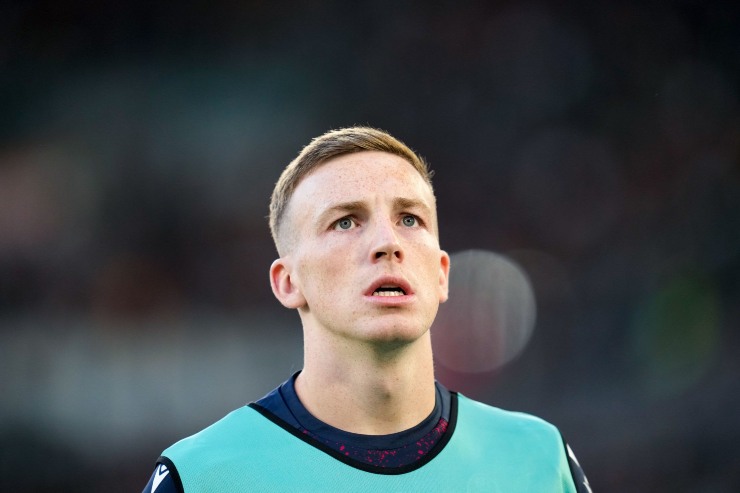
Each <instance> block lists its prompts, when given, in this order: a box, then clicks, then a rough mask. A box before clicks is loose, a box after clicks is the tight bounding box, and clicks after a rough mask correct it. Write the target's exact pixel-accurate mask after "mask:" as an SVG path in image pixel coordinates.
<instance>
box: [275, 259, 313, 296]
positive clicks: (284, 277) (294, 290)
mask: <svg viewBox="0 0 740 493" xmlns="http://www.w3.org/2000/svg"><path fill="white" fill-rule="evenodd" d="M270 286H271V287H272V293H273V294H274V295H275V298H277V299H278V301H279V302H280V303H282V305H283V306H284V307H286V308H300V307H302V306H304V305H305V304H306V299H305V298H304V297H303V294H302V293H301V290H300V288H299V286H298V285H297V284H296V283H295V282H294V280H293V279H292V278H291V275H290V270H289V269H288V266H287V264H286V261H285V259H283V258H279V259H277V260H275V261H274V262H273V263H272V265H271V266H270Z"/></svg>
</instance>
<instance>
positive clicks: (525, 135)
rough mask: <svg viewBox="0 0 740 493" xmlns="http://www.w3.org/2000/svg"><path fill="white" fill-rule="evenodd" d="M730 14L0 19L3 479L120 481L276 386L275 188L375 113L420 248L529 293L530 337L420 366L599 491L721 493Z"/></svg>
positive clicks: (163, 14)
mask: <svg viewBox="0 0 740 493" xmlns="http://www.w3.org/2000/svg"><path fill="white" fill-rule="evenodd" d="M738 14H739V10H738V3H737V2H729V1H728V2H699V1H688V0H687V1H675V2H641V1H614V2H592V1H585V0H584V1H577V0H566V1H550V2H547V1H530V2H506V1H502V2H434V3H433V5H432V3H431V2H430V3H428V4H421V3H419V4H416V3H411V2H402V1H401V2H387V1H379V2H371V3H370V2H358V3H355V2H340V1H313V2H307V3H287V2H267V1H243V2H236V1H233V2H228V1H218V0H217V1H209V2H204V1H194V2H162V1H141V0H133V1H127V2H120V1H111V0H99V1H97V2H83V1H79V0H62V1H59V0H56V1H25V2H20V1H11V2H4V3H3V5H2V7H0V399H1V402H2V404H1V405H0V490H2V491H8V492H10V491H13V492H47V491H48V492H52V491H53V492H68V491H69V492H72V491H121V492H123V491H140V490H141V489H142V488H143V486H144V485H145V483H146V481H147V479H148V477H149V475H150V474H151V471H152V468H153V464H154V461H155V460H156V458H157V456H158V454H159V452H160V451H161V450H162V449H163V448H164V447H166V446H167V445H169V444H170V443H171V442H173V441H174V440H176V439H178V438H181V437H183V436H186V435H188V434H191V433H193V432H195V431H197V430H198V429H200V428H202V427H203V426H205V425H207V424H209V423H211V422H213V421H215V420H216V419H218V418H220V417H221V416H223V415H224V414H226V413H227V412H228V411H230V410H231V409H233V408H235V407H238V406H241V405H243V404H244V403H246V402H248V401H251V400H254V399H257V398H259V397H261V396H262V395H263V394H264V393H265V392H267V391H269V390H270V389H271V388H272V387H273V386H274V385H276V384H277V383H279V382H281V381H283V380H284V379H285V378H287V377H288V376H289V375H290V374H291V373H292V372H293V371H295V370H297V369H299V368H300V367H301V331H300V325H299V321H298V318H297V316H296V315H295V314H292V313H289V312H287V311H286V310H284V309H283V308H282V307H281V306H280V305H279V304H278V303H277V301H275V300H274V299H273V297H272V294H271V292H270V289H269V285H268V277H267V271H268V267H269V264H270V262H271V261H272V260H273V259H274V258H275V256H276V253H275V251H274V247H273V246H272V243H271V240H270V237H269V232H268V227H267V222H266V220H265V216H266V214H267V204H268V200H269V195H270V193H271V190H272V185H273V183H274V182H275V180H276V179H277V177H278V175H279V173H280V171H281V170H282V168H283V167H284V166H285V165H286V164H287V162H289V161H290V160H291V159H292V158H293V157H294V156H295V155H296V154H297V152H298V151H299V150H300V148H301V147H302V146H303V145H305V144H306V143H307V142H308V141H309V140H310V138H312V137H314V136H316V135H319V134H321V133H323V132H324V131H326V130H328V129H331V128H338V127H342V126H348V125H352V124H370V125H373V126H377V127H380V128H384V129H386V130H388V131H390V132H391V133H393V134H394V135H396V136H398V137H399V138H401V139H402V140H404V141H406V142H407V143H408V144H409V145H410V146H411V147H413V148H414V149H416V150H418V151H419V152H420V153H421V154H422V155H424V156H425V158H426V159H427V160H428V161H429V162H430V163H431V166H432V168H433V169H435V170H436V183H435V187H436V192H437V195H438V204H439V207H440V211H439V215H440V223H441V242H442V246H443V247H444V248H445V249H447V250H448V251H450V252H456V251H460V250H466V249H472V248H476V249H485V250H490V251H493V252H497V253H499V254H501V255H504V256H506V257H507V258H510V259H512V260H513V261H514V262H516V263H517V265H519V266H520V267H521V268H522V269H523V271H524V272H526V275H527V276H528V278H529V279H530V281H531V284H532V286H533V289H534V292H535V294H536V305H537V322H536V326H535V329H534V332H533V334H532V337H531V340H530V341H529V344H528V345H527V346H526V347H525V348H524V350H523V351H522V352H521V353H520V354H519V355H518V357H516V358H514V359H513V360H512V361H510V362H508V363H507V364H505V365H503V366H499V367H497V368H495V369H489V370H490V371H489V370H487V371H485V372H483V373H477V374H470V373H463V372H456V371H455V369H454V368H452V369H450V368H444V367H440V368H439V374H440V378H441V379H444V380H443V381H444V382H445V383H447V384H448V385H449V386H450V387H453V388H457V389H459V390H462V391H464V392H466V393H468V394H470V395H472V396H474V397H477V398H479V399H482V400H484V401H486V402H488V403H490V404H493V405H497V406H500V407H505V408H509V409H516V410H521V411H526V412H531V413H535V414H537V415H539V416H542V417H544V418H546V419H548V420H550V421H552V422H554V423H556V424H557V425H558V426H559V427H560V429H561V430H562V432H563V434H564V436H565V437H566V438H567V439H568V441H569V442H570V443H571V445H572V446H573V448H574V449H575V451H576V453H577V455H578V456H579V459H580V461H581V464H582V465H583V467H584V469H585V470H586V472H587V474H588V476H589V478H590V480H591V484H592V486H593V488H594V490H595V491H597V492H602V493H605V492H624V491H646V492H653V491H655V492H658V491H660V492H665V491H671V492H679V491H681V492H683V491H686V492H694V491H702V492H736V491H740V445H739V444H740V418H739V416H740V383H739V382H740V358H739V356H740V336H739V335H738V322H739V321H740V303H739V302H738V301H739V300H740V288H739V286H738V279H740V276H739V275H738V274H739V273H740V164H739V163H740V111H739V106H738V97H739V96H740V91H739V88H740V29H739V28H738V26H740V23H739V21H740V16H739V15H738Z"/></svg>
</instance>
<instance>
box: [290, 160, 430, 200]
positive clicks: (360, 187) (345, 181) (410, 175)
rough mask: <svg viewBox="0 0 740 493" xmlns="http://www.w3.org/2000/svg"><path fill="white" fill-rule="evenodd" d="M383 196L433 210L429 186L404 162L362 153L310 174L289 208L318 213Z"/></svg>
mask: <svg viewBox="0 0 740 493" xmlns="http://www.w3.org/2000/svg"><path fill="white" fill-rule="evenodd" d="M383 195H395V196H397V197H403V198H412V199H415V200H421V201H423V202H425V203H426V204H427V205H428V206H429V207H430V208H432V209H433V208H434V194H433V192H432V188H431V186H430V185H429V183H427V182H426V180H425V179H424V178H423V177H422V176H421V174H420V173H419V171H417V170H416V168H414V166H413V165H412V164H411V163H409V162H408V161H406V160H405V159H403V158H401V157H399V156H396V155H394V154H389V153H385V152H378V151H365V152H358V153H353V154H345V155H343V156H339V157H336V158H334V159H331V160H329V161H327V162H325V163H323V164H321V165H319V166H318V167H317V168H316V169H314V170H312V171H311V172H310V173H309V174H308V175H307V176H305V177H304V178H303V180H301V182H300V183H299V184H298V186H297V187H296V189H295V191H294V193H293V197H292V198H291V204H293V203H299V202H304V201H305V202H307V203H303V204H301V208H305V207H310V208H311V209H321V208H323V207H327V206H328V207H330V206H331V205H332V203H333V202H337V201H338V202H342V201H363V200H370V199H373V198H377V197H378V196H383Z"/></svg>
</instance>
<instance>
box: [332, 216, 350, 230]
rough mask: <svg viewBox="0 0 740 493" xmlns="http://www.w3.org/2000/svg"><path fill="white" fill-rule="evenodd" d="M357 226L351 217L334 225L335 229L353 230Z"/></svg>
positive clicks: (344, 218)
mask: <svg viewBox="0 0 740 493" xmlns="http://www.w3.org/2000/svg"><path fill="white" fill-rule="evenodd" d="M354 226H355V221H354V220H353V219H352V218H351V217H343V218H342V219H340V220H339V221H337V222H336V223H335V224H334V229H345V230H346V229H352V228H354Z"/></svg>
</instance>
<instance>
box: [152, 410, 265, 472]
mask: <svg viewBox="0 0 740 493" xmlns="http://www.w3.org/2000/svg"><path fill="white" fill-rule="evenodd" d="M260 421H265V420H264V419H261V417H260V415H259V413H257V412H256V411H255V410H254V409H252V408H250V407H249V406H244V407H241V408H239V409H236V410H234V411H232V412H230V413H229V414H227V415H226V416H224V417H223V418H221V419H219V420H218V421H216V422H215V423H213V424H211V425H210V426H208V427H206V428H204V429H203V430H201V431H199V432H198V433H195V434H194V435H191V436H189V437H187V438H183V439H182V440H180V441H178V442H176V443H175V444H174V445H172V446H170V447H169V448H167V449H166V450H165V451H164V452H163V453H162V455H163V456H164V457H169V458H171V459H172V458H173V457H178V456H182V455H185V454H189V453H194V452H198V453H202V452H204V451H205V450H208V449H209V448H211V447H215V448H219V449H221V450H228V449H229V448H230V447H243V446H244V444H245V443H246V442H248V441H249V440H250V437H254V436H255V434H259V432H260V429H259V426H256V425H257V423H259V422H260ZM173 460H174V459H173Z"/></svg>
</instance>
